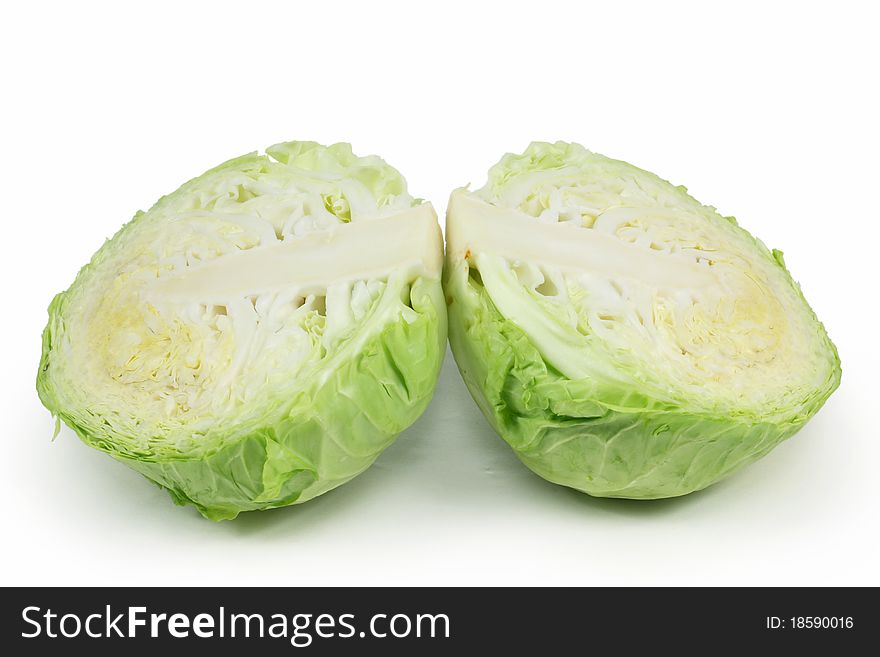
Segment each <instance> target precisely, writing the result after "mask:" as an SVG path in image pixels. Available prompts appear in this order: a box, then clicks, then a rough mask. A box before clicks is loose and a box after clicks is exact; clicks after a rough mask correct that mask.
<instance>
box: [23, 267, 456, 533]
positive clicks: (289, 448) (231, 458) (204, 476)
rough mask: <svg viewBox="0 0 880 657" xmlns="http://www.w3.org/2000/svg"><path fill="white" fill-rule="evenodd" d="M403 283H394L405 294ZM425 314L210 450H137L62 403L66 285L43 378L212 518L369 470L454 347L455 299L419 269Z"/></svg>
mask: <svg viewBox="0 0 880 657" xmlns="http://www.w3.org/2000/svg"><path fill="white" fill-rule="evenodd" d="M397 293H399V290H391V289H389V290H386V294H397ZM410 300H411V304H412V308H413V309H414V310H415V311H416V313H417V317H416V318H415V319H414V320H413V321H411V322H407V321H406V320H404V319H400V320H399V321H397V322H393V323H390V324H388V325H387V326H385V327H384V328H383V329H382V330H381V331H380V332H378V333H377V334H376V335H375V336H374V337H373V338H372V339H371V340H370V341H369V342H368V343H367V344H366V345H365V346H364V348H363V349H362V350H360V351H359V352H358V353H357V354H356V355H354V356H353V357H352V358H349V359H345V360H342V361H340V363H339V366H338V367H337V369H336V370H335V371H333V372H331V373H329V376H326V377H323V381H322V383H320V384H319V385H316V386H314V387H313V388H310V389H306V390H303V391H301V392H300V393H298V394H297V395H296V397H295V398H294V399H292V400H290V404H289V408H286V409H285V412H284V413H281V414H280V417H278V419H276V420H273V421H272V423H270V424H267V425H266V426H264V427H261V428H259V429H257V430H252V431H250V432H249V433H247V434H246V435H244V436H241V437H239V438H238V439H236V440H234V441H229V442H225V443H224V444H223V446H222V447H221V448H220V449H219V451H215V452H213V453H210V454H208V455H206V456H204V457H203V458H189V459H188V458H186V457H184V456H182V455H181V456H180V457H178V458H174V457H172V456H170V455H168V456H161V457H159V456H155V457H153V458H133V457H131V456H129V455H125V454H121V453H119V452H118V451H117V450H116V449H115V446H114V445H112V444H109V443H107V442H106V441H103V440H98V441H96V440H94V439H93V437H92V436H91V435H90V434H89V433H88V432H86V431H85V430H84V429H83V428H82V427H80V426H78V425H77V423H76V421H75V419H74V418H72V417H70V416H68V415H67V414H65V412H64V410H63V409H61V408H59V407H58V406H57V402H56V401H55V396H54V393H53V391H52V389H51V387H50V386H48V385H47V381H46V380H45V379H44V376H43V374H44V372H45V364H46V363H47V362H48V358H49V352H50V350H51V346H52V332H53V327H55V326H57V325H58V323H60V322H62V321H63V319H62V316H61V315H60V314H59V308H60V307H61V305H62V304H63V295H58V296H56V297H55V299H54V300H53V302H52V304H51V305H50V308H49V313H50V320H49V324H48V326H47V328H46V330H45V331H44V333H43V355H42V359H41V367H40V374H39V375H38V379H37V387H38V390H39V392H40V398H41V399H42V400H43V403H44V404H45V405H46V407H47V408H49V410H51V411H52V412H53V413H54V414H56V415H58V416H59V417H60V418H61V419H62V420H63V421H64V422H65V423H66V424H68V425H69V426H70V427H71V428H72V429H73V430H74V431H75V432H76V433H77V434H78V435H79V437H80V438H81V439H82V440H83V442H85V443H86V444H89V445H91V446H92V447H95V448H97V449H99V450H101V451H104V452H107V453H109V454H111V455H112V456H114V457H115V458H116V459H118V460H119V461H121V462H123V463H125V464H126V465H128V466H130V467H131V468H133V469H135V470H137V471H138V472H140V473H141V474H143V475H144V476H145V477H147V478H148V479H150V480H151V481H153V482H155V483H156V484H158V485H159V486H161V487H162V488H165V489H167V490H168V492H169V493H170V494H171V496H172V498H173V499H174V501H175V502H177V503H178V504H192V505H193V506H195V507H196V508H197V509H198V510H199V511H200V512H201V513H202V515H204V516H205V517H206V518H210V519H212V520H224V519H231V518H235V517H236V516H237V515H238V513H239V512H241V511H250V510H258V509H271V508H275V507H280V506H286V505H289V504H297V503H300V502H305V501H307V500H309V499H311V498H313V497H315V496H317V495H320V494H322V493H325V492H327V491H328V490H331V489H332V488H335V487H336V486H339V485H341V484H343V483H345V482H347V481H349V480H350V479H352V478H353V477H355V476H356V475H358V474H360V473H361V472H363V471H364V470H365V469H366V468H367V467H369V465H370V464H371V463H372V462H373V461H374V460H375V459H376V457H377V456H378V455H379V454H380V453H381V452H382V451H383V450H384V449H385V448H386V447H388V446H389V445H390V444H391V443H392V442H394V439H395V437H396V436H397V435H398V434H399V433H400V432H401V431H403V430H404V429H406V428H407V427H408V426H409V425H411V424H412V423H413V422H414V421H415V420H416V419H417V418H418V417H419V415H421V413H422V412H423V411H424V410H425V408H426V407H427V405H428V402H429V401H430V399H431V396H432V394H433V390H434V386H435V384H436V381H437V376H438V374H439V372H440V366H441V364H442V361H443V356H444V354H445V343H446V308H445V304H444V303H443V296H442V291H441V288H440V283H439V281H436V280H426V279H421V278H420V279H417V280H416V281H415V282H414V283H413V285H412V289H411V292H410Z"/></svg>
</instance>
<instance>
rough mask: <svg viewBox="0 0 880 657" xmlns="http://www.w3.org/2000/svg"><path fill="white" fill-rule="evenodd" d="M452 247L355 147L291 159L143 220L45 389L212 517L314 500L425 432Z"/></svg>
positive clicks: (89, 287) (51, 351)
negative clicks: (407, 433) (445, 250)
mask: <svg viewBox="0 0 880 657" xmlns="http://www.w3.org/2000/svg"><path fill="white" fill-rule="evenodd" d="M441 266H442V238H441V235H440V229H439V226H438V224H437V220H436V215H435V213H434V211H433V209H432V207H431V205H430V204H428V203H422V202H421V201H419V200H416V199H413V198H412V197H411V196H410V195H409V194H408V193H407V189H406V183H405V181H404V179H403V178H402V177H401V175H400V174H399V173H398V172H397V171H396V170H395V169H393V168H391V167H390V166H388V165H387V164H386V163H385V162H384V161H383V160H381V159H379V158H378V157H374V156H373V157H356V156H355V155H353V154H352V152H351V148H350V147H349V146H348V145H347V144H335V145H333V146H329V147H323V146H320V145H318V144H315V143H311V142H290V143H284V144H278V145H276V146H272V147H271V148H268V149H267V150H266V155H258V154H256V153H252V154H250V155H245V156H243V157H240V158H237V159H234V160H230V161H229V162H226V163H225V164H221V165H220V166H218V167H217V168H215V169H212V170H210V171H208V172H207V173H205V174H204V175H202V176H200V177H199V178H196V179H194V180H191V181H190V182H188V183H186V184H185V185H183V186H182V187H181V188H180V189H179V190H177V191H176V192H174V193H173V194H171V195H169V196H166V197H164V198H162V199H161V200H159V202H158V203H156V205H155V206H153V208H152V209H151V210H149V211H148V212H146V213H139V214H137V215H136V216H135V218H134V219H133V220H132V221H131V222H130V223H128V224H127V225H125V226H124V227H123V228H122V229H121V230H120V231H119V232H118V233H117V234H116V236H115V237H113V239H111V240H109V241H108V242H106V243H105V244H104V246H103V247H101V249H100V250H99V251H98V252H97V253H96V254H95V256H94V257H93V258H92V261H91V262H90V263H89V264H88V265H86V266H85V267H84V268H83V269H82V270H81V271H80V273H79V275H78V276H77V277H76V280H75V281H74V283H73V285H71V287H70V289H68V290H67V291H66V292H63V293H61V294H59V295H58V296H56V297H55V299H54V300H53V301H52V304H51V305H50V306H49V324H48V326H47V327H46V330H45V332H44V334H43V353H42V359H41V361H40V369H39V375H38V378H37V390H38V392H39V395H40V399H41V400H42V401H43V403H44V404H45V406H46V407H47V408H48V409H49V410H50V411H51V412H52V413H53V414H54V415H56V416H57V417H58V418H60V419H61V420H63V421H64V422H65V423H66V424H67V425H68V426H70V427H71V428H72V429H73V430H74V431H75V432H76V433H77V434H78V435H79V437H80V438H82V440H83V441H85V442H86V443H88V444H89V445H91V446H93V447H95V448H97V449H99V450H102V451H104V452H107V453H108V454H110V455H112V456H113V457H115V458H116V459H118V460H120V461H122V462H123V463H125V464H127V465H129V466H131V467H132V468H134V469H135V470H137V471H138V472H140V473H142V474H143V475H145V476H146V477H147V478H149V479H151V480H152V481H154V482H155V483H157V484H159V485H160V486H162V487H164V488H166V489H167V490H168V491H169V492H170V493H171V496H172V497H173V499H174V500H175V501H176V502H178V503H180V504H192V505H194V506H195V507H197V508H198V510H199V511H200V512H201V513H202V514H203V515H205V516H206V517H208V518H212V519H215V520H219V519H225V518H233V517H235V516H236V515H237V514H238V513H239V512H240V511H246V510H252V509H268V508H272V507H279V506H285V505H288V504H295V503H299V502H304V501H306V500H308V499H311V498H313V497H315V496H316V495H320V494H321V493H324V492H326V491H328V490H330V489H331V488H334V487H336V486H339V485H340V484H342V483H344V482H346V481H348V480H350V479H351V478H352V477H354V476H355V475H357V474H359V473H360V472H362V471H363V470H364V469H366V468H367V467H368V466H369V465H370V464H371V463H372V462H373V460H374V459H375V458H376V456H377V455H378V454H379V453H380V452H381V451H382V450H384V449H385V448H386V447H388V445H390V444H391V443H392V442H393V440H394V438H395V436H397V434H399V433H400V432H401V431H403V430H404V429H405V428H406V427H407V426H409V425H410V424H411V423H412V422H414V421H415V420H416V418H418V416H419V415H420V414H421V413H422V411H423V410H424V409H425V407H426V406H427V404H428V401H429V400H430V398H431V395H432V393H433V390H434V385H435V383H436V379H437V375H438V372H439V369H440V364H441V361H442V359H443V355H444V351H445V347H444V345H445V340H446V306H445V303H444V300H443V293H442V289H441V285H440V270H441Z"/></svg>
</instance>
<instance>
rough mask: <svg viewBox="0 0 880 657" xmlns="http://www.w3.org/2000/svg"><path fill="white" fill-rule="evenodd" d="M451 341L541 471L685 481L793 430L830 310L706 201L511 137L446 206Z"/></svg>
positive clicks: (822, 389) (826, 349)
mask: <svg viewBox="0 0 880 657" xmlns="http://www.w3.org/2000/svg"><path fill="white" fill-rule="evenodd" d="M446 237H447V272H446V286H445V289H446V295H447V301H448V303H449V322H450V327H449V330H450V341H451V343H452V348H453V353H454V355H455V358H456V361H457V362H458V365H459V368H460V370H461V373H462V376H463V378H464V380H465V382H466V383H467V385H468V387H469V389H470V391H471V393H472V395H473V396H474V398H475V400H476V401H477V404H478V405H479V407H480V408H481V409H482V411H483V413H484V414H485V415H486V417H487V418H488V420H489V422H490V423H491V424H492V426H493V427H494V428H495V429H496V431H497V432H498V433H499V434H500V435H501V436H502V437H503V438H504V439H505V440H506V441H507V442H508V443H509V444H510V445H511V447H512V448H513V449H514V450H515V451H516V453H517V455H518V456H519V457H520V459H521V460H522V461H523V462H524V463H525V464H526V465H527V466H528V467H530V468H531V469H532V470H534V471H535V472H537V473H538V474H540V475H541V476H543V477H545V478H546V479H548V480H550V481H553V482H556V483H559V484H563V485H566V486H570V487H573V488H576V489H578V490H581V491H584V492H587V493H590V494H592V495H597V496H607V497H627V498H660V497H671V496H677V495H683V494H686V493H689V492H691V491H695V490H698V489H701V488H704V487H705V486H708V485H709V484H711V483H713V482H715V481H718V480H719V479H721V478H723V477H725V476H726V475H728V474H730V473H731V472H733V471H735V470H736V469H737V468H739V467H741V466H743V465H744V464H746V463H749V462H751V461H754V460H755V459H757V458H759V457H761V456H763V455H764V454H766V453H767V452H769V451H770V450H771V449H772V448H773V447H774V446H776V445H777V444H778V443H779V442H781V441H782V440H784V439H786V438H788V437H789V436H791V435H792V434H794V433H795V432H796V431H797V430H798V429H800V427H802V426H803V425H804V423H805V422H806V421H807V420H809V419H810V417H812V416H813V415H814V414H815V413H816V412H817V411H818V410H819V408H820V407H821V406H822V404H823V403H824V402H825V400H826V399H827V398H828V396H829V395H830V394H831V393H832V392H833V391H834V389H835V388H836V387H837V385H838V384H839V381H840V362H839V360H838V357H837V352H836V350H835V348H834V345H833V344H832V343H831V341H830V340H829V338H828V336H827V334H826V332H825V329H824V328H823V326H822V324H821V323H820V322H819V321H818V320H817V319H816V316H815V315H814V313H813V311H812V310H811V309H810V307H809V306H808V305H807V302H806V301H805V299H804V297H803V295H802V293H801V290H800V288H799V286H798V285H797V284H796V283H795V282H794V281H793V280H792V278H791V276H790V275H789V273H788V271H786V268H785V265H784V262H783V259H782V253H781V252H779V251H775V250H774V251H771V250H769V249H767V248H766V247H765V246H764V244H763V243H762V242H760V241H759V240H757V239H755V238H754V237H752V236H751V235H750V234H749V233H748V232H746V231H745V230H744V229H742V228H741V227H740V226H738V225H737V222H736V221H735V220H734V219H733V218H732V217H723V216H721V215H720V214H718V212H716V211H715V209H714V208H712V207H708V206H704V205H701V204H700V203H698V202H697V201H695V200H694V199H693V198H691V197H690V196H689V195H688V194H687V192H686V190H685V189H684V188H683V187H676V186H673V185H671V184H670V183H668V182H666V181H664V180H662V179H660V178H658V177H657V176H655V175H654V174H651V173H648V172H646V171H643V170H641V169H638V168H636V167H633V166H631V165H629V164H627V163H625V162H620V161H617V160H612V159H609V158H606V157H603V156H601V155H597V154H595V153H591V152H590V151H588V150H586V149H584V148H583V147H581V146H579V145H577V144H568V143H563V142H557V143H555V144H548V143H533V144H532V145H530V146H529V148H528V149H527V150H526V151H525V153H523V154H522V155H513V154H508V155H506V156H505V157H504V158H503V159H502V160H501V161H500V162H499V163H498V164H496V165H495V166H494V167H493V168H492V169H491V170H490V172H489V181H488V183H487V184H486V186H485V187H483V188H482V189H479V190H477V191H475V192H470V191H468V190H466V189H459V190H456V191H455V192H453V194H452V197H451V199H450V203H449V210H448V214H447V234H446Z"/></svg>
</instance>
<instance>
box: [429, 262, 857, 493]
mask: <svg viewBox="0 0 880 657" xmlns="http://www.w3.org/2000/svg"><path fill="white" fill-rule="evenodd" d="M780 266H781V265H780ZM445 290H446V295H447V303H448V304H449V340H450V344H451V345H452V352H453V355H454V356H455V360H456V363H457V364H458V367H459V369H460V371H461V374H462V378H463V379H464V381H465V383H466V384H467V387H468V389H469V390H470V392H471V395H472V396H473V398H474V400H475V401H476V403H477V405H478V406H479V408H480V410H481V411H482V412H483V414H484V415H485V416H486V418H487V420H488V421H489V423H490V424H491V425H492V427H493V428H494V429H495V431H496V432H497V433H498V434H499V435H500V436H501V437H502V438H503V439H504V440H505V441H506V442H507V443H508V444H509V445H510V446H511V447H512V448H513V450H514V452H515V453H516V455H517V456H518V457H519V458H520V460H522V462H523V463H525V465H527V466H528V467H529V468H530V469H532V470H533V471H534V472H536V473H537V474H539V475H540V476H542V477H544V478H545V479H547V480H549V481H552V482H554V483H557V484H562V485H565V486H570V487H571V488H575V489H577V490H580V491H583V492H585V493H589V494H590V495H595V496H598V497H624V498H637V499H654V498H664V497H674V496H678V495H685V494H687V493H690V492H693V491H696V490H700V489H702V488H705V487H706V486H709V485H710V484H712V483H715V482H717V481H719V480H720V479H722V478H724V477H726V476H728V475H729V474H731V473H732V472H734V471H736V470H737V469H739V468H740V467H742V466H744V465H746V464H748V463H751V462H753V461H755V460H757V459H759V458H761V457H762V456H764V455H765V454H767V453H768V452H769V451H770V450H771V449H773V447H775V446H776V445H778V444H779V443H780V442H782V441H783V440H785V439H786V438H789V437H790V436H792V435H793V434H794V433H795V432H797V430H798V429H800V428H801V426H803V425H804V423H806V421H807V420H809V419H810V417H812V416H813V415H814V414H815V413H816V412H817V411H818V410H819V408H820V407H821V406H822V404H823V403H824V402H825V400H826V399H827V398H828V397H829V396H830V395H831V393H832V392H833V391H834V390H835V389H836V388H837V386H838V384H839V382H840V361H839V359H838V356H837V351H836V349H835V348H834V346H833V344H831V342H830V341H827V337H825V338H824V339H825V340H826V341H827V343H828V345H829V346H830V352H831V354H832V357H833V359H834V362H835V368H834V377H833V379H832V380H831V381H829V382H828V385H827V387H826V388H825V389H824V390H822V391H820V392H819V393H818V394H817V395H816V396H815V397H814V398H813V399H812V400H811V403H810V405H809V406H808V407H805V408H804V409H802V410H801V411H800V412H799V413H796V414H794V415H793V416H792V417H791V418H790V419H789V420H788V421H784V422H766V421H761V420H760V418H753V417H749V416H739V417H727V416H724V417H721V416H711V415H707V414H695V413H693V412H690V411H689V410H688V409H687V408H676V407H672V406H667V407H661V408H657V407H654V408H648V409H646V410H645V411H642V412H639V411H631V410H627V411H621V410H619V409H615V408H612V407H611V405H610V404H609V403H608V402H609V401H610V400H603V396H602V394H601V383H600V384H599V386H597V384H596V382H592V381H588V380H571V379H567V378H566V377H564V376H562V375H561V374H560V373H559V372H557V371H556V370H554V369H553V368H552V367H550V366H549V365H547V363H545V362H544V360H543V359H542V357H541V355H540V353H539V352H538V350H537V349H536V348H535V346H534V345H533V344H532V343H531V341H530V340H529V338H528V337H527V336H526V335H525V333H523V331H522V330H520V329H519V328H518V327H517V326H516V325H515V324H514V323H513V322H511V321H508V320H507V319H505V318H504V317H503V316H502V315H501V314H500V313H499V312H498V310H497V308H496V307H495V305H494V304H493V303H492V300H491V298H490V297H489V295H488V293H487V292H486V290H485V288H484V287H483V286H482V285H481V282H480V280H479V278H478V277H475V276H469V270H468V266H467V263H466V262H464V261H459V262H448V261H447V268H446V272H445ZM817 325H818V327H819V329H818V330H819V331H820V332H821V333H822V335H823V336H824V329H822V328H821V325H820V324H818V322H817ZM597 393H598V394H597Z"/></svg>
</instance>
